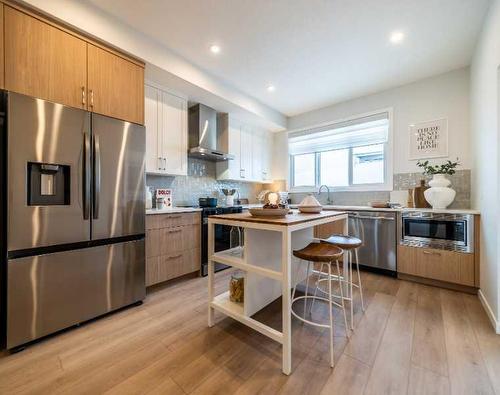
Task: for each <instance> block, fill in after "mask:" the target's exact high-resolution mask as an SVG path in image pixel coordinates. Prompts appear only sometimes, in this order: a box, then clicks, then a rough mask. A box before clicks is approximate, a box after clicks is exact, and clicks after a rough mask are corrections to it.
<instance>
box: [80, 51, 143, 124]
mask: <svg viewBox="0 0 500 395" xmlns="http://www.w3.org/2000/svg"><path fill="white" fill-rule="evenodd" d="M88 90H89V96H90V97H89V99H90V101H89V105H90V107H89V108H90V109H91V110H92V111H94V112H97V113H99V114H103V115H108V116H110V117H114V118H119V119H123V120H125V121H130V122H135V123H138V124H144V68H143V67H141V66H138V65H136V64H135V63H132V62H130V61H128V60H125V59H123V58H121V57H119V56H117V55H114V54H112V53H111V52H108V51H105V50H104V49H101V48H98V47H96V46H95V45H92V44H88Z"/></svg>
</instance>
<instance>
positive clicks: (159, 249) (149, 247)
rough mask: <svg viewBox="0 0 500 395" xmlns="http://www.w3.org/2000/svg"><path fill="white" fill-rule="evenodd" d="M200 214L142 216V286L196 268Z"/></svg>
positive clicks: (199, 260)
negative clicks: (144, 249) (143, 242)
mask: <svg viewBox="0 0 500 395" xmlns="http://www.w3.org/2000/svg"><path fill="white" fill-rule="evenodd" d="M200 252H201V215H200V213H199V212H195V213H183V214H157V215H148V216H146V286H150V285H154V284H158V283H161V282H163V281H167V280H171V279H173V278H176V277H180V276H182V275H184V274H188V273H193V272H196V271H198V270H200V264H201V256H200Z"/></svg>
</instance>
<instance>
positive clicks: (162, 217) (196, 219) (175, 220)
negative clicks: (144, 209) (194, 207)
mask: <svg viewBox="0 0 500 395" xmlns="http://www.w3.org/2000/svg"><path fill="white" fill-rule="evenodd" d="M199 224H201V214H200V213H199V212H194V213H178V214H150V215H146V229H162V228H175V227H178V226H186V225H199Z"/></svg>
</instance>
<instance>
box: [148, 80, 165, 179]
mask: <svg viewBox="0 0 500 395" xmlns="http://www.w3.org/2000/svg"><path fill="white" fill-rule="evenodd" d="M144 94H145V96H146V97H145V101H144V106H145V112H144V121H145V126H146V172H158V171H160V170H161V168H162V167H163V163H162V159H161V157H162V153H161V141H160V139H159V137H160V136H159V133H158V132H159V128H158V125H159V121H160V120H159V117H160V111H161V92H160V91H159V90H158V89H156V88H153V87H151V86H148V85H146V86H145V88H144Z"/></svg>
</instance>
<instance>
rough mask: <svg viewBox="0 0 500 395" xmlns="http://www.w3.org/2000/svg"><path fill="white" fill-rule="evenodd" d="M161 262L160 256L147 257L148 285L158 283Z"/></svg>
mask: <svg viewBox="0 0 500 395" xmlns="http://www.w3.org/2000/svg"><path fill="white" fill-rule="evenodd" d="M159 263H160V257H158V256H155V257H150V258H146V287H149V286H150V285H153V284H156V283H158V282H159V280H158V267H159Z"/></svg>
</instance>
